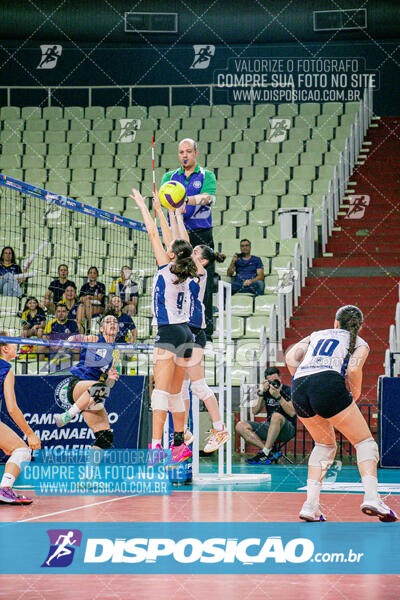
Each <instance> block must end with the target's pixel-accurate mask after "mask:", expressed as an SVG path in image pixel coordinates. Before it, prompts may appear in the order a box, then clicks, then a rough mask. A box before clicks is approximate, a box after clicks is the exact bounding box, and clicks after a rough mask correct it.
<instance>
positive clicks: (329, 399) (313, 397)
mask: <svg viewBox="0 0 400 600" xmlns="http://www.w3.org/2000/svg"><path fill="white" fill-rule="evenodd" d="M292 402H293V406H294V408H295V410H296V413H297V414H298V415H299V417H303V419H308V418H309V417H315V415H319V416H320V417H323V418H324V419H329V418H330V417H334V416H335V415H337V414H338V413H340V412H341V411H342V410H344V409H345V408H347V407H348V406H350V404H351V403H352V402H353V398H352V396H351V394H350V392H349V390H348V389H347V388H346V383H345V379H344V377H342V376H341V375H339V373H337V372H336V371H322V372H321V373H315V375H306V376H304V377H299V378H298V379H294V380H293V385H292Z"/></svg>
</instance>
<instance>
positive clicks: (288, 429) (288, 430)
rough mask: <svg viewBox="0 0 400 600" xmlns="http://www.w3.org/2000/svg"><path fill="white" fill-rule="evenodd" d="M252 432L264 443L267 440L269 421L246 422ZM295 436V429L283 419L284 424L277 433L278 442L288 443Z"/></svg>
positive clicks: (289, 422)
mask: <svg viewBox="0 0 400 600" xmlns="http://www.w3.org/2000/svg"><path fill="white" fill-rule="evenodd" d="M248 423H249V425H250V426H251V428H252V430H253V431H254V433H255V434H256V435H258V437H259V438H260V439H261V440H262V441H263V442H265V441H266V440H267V435H268V429H269V425H270V422H269V421H264V423H263V422H260V421H248ZM295 435H296V427H295V426H294V425H293V423H292V422H291V421H289V420H288V419H285V423H284V424H283V425H282V429H281V430H280V432H279V435H278V440H279V441H280V442H288V441H289V440H291V439H292V438H294V436H295Z"/></svg>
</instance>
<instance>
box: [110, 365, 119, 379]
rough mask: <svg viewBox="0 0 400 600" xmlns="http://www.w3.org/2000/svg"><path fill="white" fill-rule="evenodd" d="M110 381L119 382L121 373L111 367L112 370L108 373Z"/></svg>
mask: <svg viewBox="0 0 400 600" xmlns="http://www.w3.org/2000/svg"><path fill="white" fill-rule="evenodd" d="M108 379H109V380H110V381H118V379H119V373H118V371H117V369H116V368H115V367H111V369H110V370H109V371H108Z"/></svg>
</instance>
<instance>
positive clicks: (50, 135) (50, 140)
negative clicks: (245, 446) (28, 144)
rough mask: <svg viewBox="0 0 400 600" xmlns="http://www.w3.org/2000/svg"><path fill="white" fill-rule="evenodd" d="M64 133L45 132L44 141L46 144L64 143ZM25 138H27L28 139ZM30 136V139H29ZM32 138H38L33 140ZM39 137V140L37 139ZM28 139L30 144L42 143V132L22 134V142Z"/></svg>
mask: <svg viewBox="0 0 400 600" xmlns="http://www.w3.org/2000/svg"><path fill="white" fill-rule="evenodd" d="M65 135H66V132H65V131H45V132H44V141H45V142H46V144H58V143H63V142H65V141H66V137H65ZM26 136H29V137H28V138H27V137H26ZM31 136H32V137H31ZM34 136H38V137H37V138H35V137H34ZM39 136H40V139H39ZM26 139H29V140H30V141H32V142H43V132H42V131H25V132H24V141H25V140H26Z"/></svg>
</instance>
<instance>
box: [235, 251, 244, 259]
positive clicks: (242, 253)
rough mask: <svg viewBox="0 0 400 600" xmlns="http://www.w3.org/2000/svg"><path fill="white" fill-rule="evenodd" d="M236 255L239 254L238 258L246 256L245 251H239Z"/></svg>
mask: <svg viewBox="0 0 400 600" xmlns="http://www.w3.org/2000/svg"><path fill="white" fill-rule="evenodd" d="M236 256H237V257H238V258H243V256H244V252H238V253H237V254H236Z"/></svg>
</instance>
